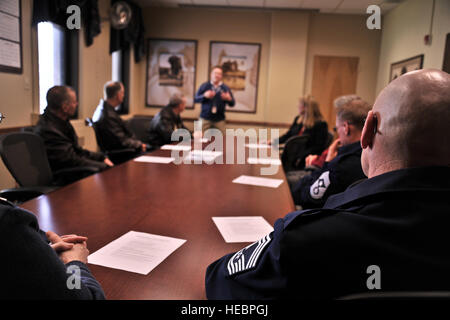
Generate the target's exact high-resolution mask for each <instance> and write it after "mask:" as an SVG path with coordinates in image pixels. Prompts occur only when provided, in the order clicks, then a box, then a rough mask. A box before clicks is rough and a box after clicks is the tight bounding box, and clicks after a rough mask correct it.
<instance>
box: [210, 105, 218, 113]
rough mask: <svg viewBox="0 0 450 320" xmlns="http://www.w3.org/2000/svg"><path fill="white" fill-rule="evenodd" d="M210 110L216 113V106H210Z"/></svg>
mask: <svg viewBox="0 0 450 320" xmlns="http://www.w3.org/2000/svg"><path fill="white" fill-rule="evenodd" d="M211 112H212V113H213V114H215V113H217V107H216V106H214V107H212V109H211Z"/></svg>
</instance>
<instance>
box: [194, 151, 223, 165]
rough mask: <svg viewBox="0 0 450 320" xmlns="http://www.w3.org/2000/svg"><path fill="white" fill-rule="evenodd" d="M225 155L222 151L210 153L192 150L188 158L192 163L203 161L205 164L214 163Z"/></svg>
mask: <svg viewBox="0 0 450 320" xmlns="http://www.w3.org/2000/svg"><path fill="white" fill-rule="evenodd" d="M222 154H223V152H222V151H210V150H192V151H191V152H189V153H188V155H187V156H186V158H187V159H188V160H190V161H192V160H201V161H205V162H213V161H214V160H215V159H216V158H217V157H220V156H221V155H222Z"/></svg>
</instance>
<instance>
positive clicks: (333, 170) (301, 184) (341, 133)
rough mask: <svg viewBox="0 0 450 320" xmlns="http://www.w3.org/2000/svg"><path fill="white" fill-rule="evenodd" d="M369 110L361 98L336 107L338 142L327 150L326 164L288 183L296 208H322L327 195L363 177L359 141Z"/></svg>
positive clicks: (341, 189)
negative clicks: (297, 206) (298, 206)
mask: <svg viewBox="0 0 450 320" xmlns="http://www.w3.org/2000/svg"><path fill="white" fill-rule="evenodd" d="M370 109H371V106H370V105H369V104H368V103H367V102H365V101H364V100H361V99H355V100H352V101H350V102H348V103H346V104H344V105H340V106H338V107H336V127H335V130H336V133H337V135H338V141H335V142H334V143H333V144H332V145H331V146H330V148H329V149H328V154H327V157H326V160H325V164H324V165H323V167H322V168H321V169H319V170H315V171H314V172H312V173H311V174H310V175H307V176H304V177H303V178H301V179H299V180H297V181H295V180H292V178H291V180H290V181H289V183H290V185H291V191H292V196H293V198H294V202H295V204H296V205H300V206H302V208H303V209H308V208H319V207H322V206H323V205H324V203H325V201H326V200H327V199H328V197H329V196H330V195H333V194H336V193H339V192H342V191H344V190H345V189H347V187H348V186H349V185H351V184H352V183H353V182H355V181H358V180H361V179H364V178H365V177H366V176H365V175H364V173H363V171H362V168H361V143H360V139H361V131H362V128H363V126H364V120H365V118H366V115H367V113H368V112H369V111H370ZM338 145H340V147H339V148H338Z"/></svg>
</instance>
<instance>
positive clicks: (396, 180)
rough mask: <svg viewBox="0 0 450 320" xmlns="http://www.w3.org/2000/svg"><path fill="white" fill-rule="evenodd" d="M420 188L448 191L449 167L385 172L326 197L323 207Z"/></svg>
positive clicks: (331, 207) (334, 206)
mask: <svg viewBox="0 0 450 320" xmlns="http://www.w3.org/2000/svg"><path fill="white" fill-rule="evenodd" d="M408 190H409V191H413V190H421V191H423V192H425V191H433V192H438V191H439V190H445V191H446V192H450V168H449V167H445V166H430V167H416V168H406V169H400V170H395V171H390V172H386V173H384V174H381V175H378V176H375V177H373V178H370V179H367V180H364V181H363V182H361V183H359V184H356V185H355V186H353V187H350V188H348V189H347V190H346V191H344V192H342V193H338V194H336V195H333V196H331V197H330V198H328V200H327V202H326V203H325V205H324V206H323V208H324V209H336V208H339V207H342V206H344V205H347V204H349V203H350V202H352V201H355V200H358V199H361V198H365V197H368V196H373V195H375V194H382V193H395V192H404V191H408Z"/></svg>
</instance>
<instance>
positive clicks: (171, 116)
mask: <svg viewBox="0 0 450 320" xmlns="http://www.w3.org/2000/svg"><path fill="white" fill-rule="evenodd" d="M177 129H186V130H187V128H186V127H185V126H184V124H183V121H182V120H181V117H180V115H177V114H175V112H173V110H172V107H169V106H165V107H164V108H163V109H161V111H160V112H158V113H157V114H156V116H154V117H153V119H152V121H151V122H150V136H149V143H150V145H152V146H157V147H160V146H162V145H165V144H168V143H171V142H172V139H171V137H172V132H174V131H175V130H177Z"/></svg>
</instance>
